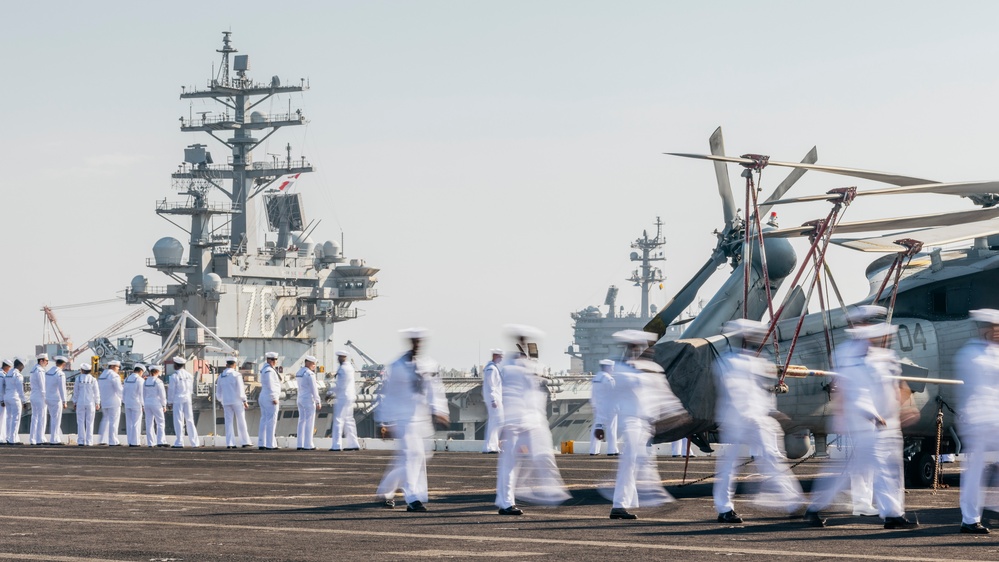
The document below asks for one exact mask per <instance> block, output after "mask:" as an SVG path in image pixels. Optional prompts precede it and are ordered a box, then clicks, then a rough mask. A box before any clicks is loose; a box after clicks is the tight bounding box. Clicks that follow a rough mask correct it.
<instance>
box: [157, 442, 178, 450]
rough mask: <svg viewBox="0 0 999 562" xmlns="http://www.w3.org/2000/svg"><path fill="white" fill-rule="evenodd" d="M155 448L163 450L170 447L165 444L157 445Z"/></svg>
mask: <svg viewBox="0 0 999 562" xmlns="http://www.w3.org/2000/svg"><path fill="white" fill-rule="evenodd" d="M157 447H163V448H164V449H166V448H169V447H170V445H167V444H166V443H160V444H159V445H157ZM178 448H179V447H178Z"/></svg>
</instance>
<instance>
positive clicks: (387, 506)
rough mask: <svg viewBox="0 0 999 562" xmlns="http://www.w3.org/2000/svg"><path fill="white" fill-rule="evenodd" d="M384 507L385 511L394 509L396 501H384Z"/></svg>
mask: <svg viewBox="0 0 999 562" xmlns="http://www.w3.org/2000/svg"><path fill="white" fill-rule="evenodd" d="M382 507H384V508H385V509H392V508H393V507H395V500H382Z"/></svg>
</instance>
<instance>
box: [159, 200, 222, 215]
mask: <svg viewBox="0 0 999 562" xmlns="http://www.w3.org/2000/svg"><path fill="white" fill-rule="evenodd" d="M186 209H204V210H206V211H212V212H216V213H232V212H235V208H234V207H233V206H232V205H229V204H226V203H220V202H217V201H206V202H205V203H204V204H202V205H201V206H200V207H197V206H195V205H194V204H193V203H186V202H181V201H157V202H156V210H157V211H176V210H186Z"/></svg>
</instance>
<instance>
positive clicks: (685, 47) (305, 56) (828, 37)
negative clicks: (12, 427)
mask: <svg viewBox="0 0 999 562" xmlns="http://www.w3.org/2000/svg"><path fill="white" fill-rule="evenodd" d="M236 5H238V9H232V8H231V6H236ZM997 21H999V4H996V3H992V2H964V3H959V4H947V5H946V6H945V5H944V4H941V3H939V2H909V1H907V2H878V3H872V2H836V3H804V2H791V1H788V2H763V3H756V4H747V3H745V2H711V3H694V2H665V1H648V2H637V1H636V2H606V1H599V2H598V1H591V2H586V1H571V2H570V1H566V2H534V1H530V2H527V1H524V2H516V1H513V2H512V1H503V2H462V1H457V0H455V1H450V2H429V1H423V2H302V3H294V4H292V3H289V4H280V3H274V2H255V1H244V2H239V3H238V4H232V3H221V2H179V1H173V2H161V3H144V2H143V3H140V2H100V3H83V2H69V1H63V2H20V3H11V4H8V5H6V6H5V14H4V17H3V19H2V20H0V52H2V53H3V54H4V55H3V59H4V65H3V66H4V75H5V76H4V90H3V93H2V94H0V101H2V104H3V106H4V108H5V110H6V112H5V115H4V120H3V123H2V126H0V154H2V155H3V156H2V157H0V158H2V160H0V161H2V162H3V163H4V170H5V172H6V173H5V176H4V180H3V184H4V185H3V189H2V193H3V195H2V199H0V202H2V203H0V207H2V209H3V214H4V222H3V229H4V235H3V237H2V241H0V255H2V256H3V259H4V262H5V263H6V268H5V270H6V275H5V281H4V284H3V289H4V290H3V292H2V301H0V303H2V307H0V318H2V323H0V354H3V355H5V356H10V355H15V354H20V355H29V354H31V353H32V352H33V349H34V345H35V344H36V343H40V340H41V337H42V333H41V332H42V314H41V312H39V309H40V307H41V306H42V305H43V304H51V305H66V304H74V303H81V302H90V301H98V300H104V299H110V298H114V297H115V296H121V295H122V291H123V289H124V288H125V287H126V286H127V284H128V283H129V281H130V280H131V278H132V277H133V276H134V275H136V274H145V275H147V276H148V277H149V278H150V282H151V283H152V284H164V283H165V282H166V278H165V277H163V276H161V274H159V273H157V272H156V271H154V270H150V269H147V268H145V266H144V264H145V259H146V258H147V257H151V255H152V254H151V248H152V245H153V243H154V242H155V241H156V240H157V239H159V238H161V237H163V236H175V237H178V238H180V239H182V240H183V239H184V237H183V235H184V233H183V232H181V231H179V230H178V229H176V228H175V227H173V226H172V225H170V224H169V223H167V222H165V221H163V220H161V219H159V218H158V217H157V216H156V215H155V213H154V212H153V208H154V202H155V201H156V200H157V199H163V198H164V197H166V198H168V199H178V198H179V197H178V196H177V195H176V194H175V192H174V191H173V190H172V189H171V185H170V177H169V174H170V173H171V171H173V170H174V169H175V168H176V166H177V164H178V163H179V162H180V161H182V159H183V152H182V150H183V147H184V146H186V145H188V144H192V143H194V142H202V143H205V144H210V143H214V141H212V140H211V139H210V138H208V137H207V136H205V135H197V134H186V133H181V132H179V123H178V117H180V116H187V115H189V113H190V112H191V111H199V110H209V109H214V108H213V107H208V106H207V105H205V106H202V105H201V104H200V102H196V103H195V105H194V107H193V108H192V107H191V106H190V105H189V103H188V102H187V101H182V100H180V99H179V97H178V96H179V93H180V86H181V85H204V84H205V83H206V81H207V80H208V78H209V76H210V73H211V68H212V64H213V63H215V64H216V65H217V61H218V57H217V54H216V53H215V52H214V51H215V49H217V48H219V47H220V45H221V33H220V32H221V31H222V30H232V31H233V40H234V45H235V47H236V48H237V49H239V51H240V53H241V54H248V55H250V62H251V66H252V70H251V76H252V77H253V78H255V79H258V80H262V81H266V80H268V79H269V77H270V76H271V75H275V74H276V75H278V76H280V77H281V78H282V80H283V81H285V82H295V81H297V79H298V78H300V77H307V78H309V79H310V82H311V90H310V91H308V92H306V93H305V94H304V95H295V96H292V108H293V109H294V108H296V107H301V108H302V109H303V111H304V112H305V114H306V116H307V117H308V118H309V119H311V123H310V125H309V126H308V127H298V128H293V129H287V130H283V131H281V132H279V133H277V134H276V135H275V136H274V137H272V140H271V141H270V142H269V143H268V145H267V146H266V147H263V148H261V149H258V151H257V153H256V158H257V159H258V160H259V159H264V158H266V156H265V154H266V153H267V152H274V153H277V152H283V146H284V144H285V143H287V142H290V143H292V145H293V147H294V155H296V156H298V155H302V154H304V155H305V156H307V157H308V158H309V159H310V160H311V161H312V162H313V163H314V164H315V165H316V166H317V168H318V172H317V173H315V174H312V175H310V176H309V177H308V178H306V179H303V180H302V181H300V182H299V185H298V189H299V190H300V191H301V192H302V193H304V194H305V197H306V201H307V203H308V205H309V208H308V209H307V212H308V213H309V218H320V219H322V224H321V225H320V227H319V228H318V231H317V233H316V234H315V235H314V238H316V239H317V240H319V241H321V240H324V239H327V238H333V239H338V238H339V237H340V231H341V229H342V230H343V232H344V235H345V238H346V244H345V254H346V256H347V257H350V258H354V257H360V258H363V259H365V260H366V261H367V263H368V264H369V265H373V266H375V267H380V268H382V273H381V274H380V275H379V279H380V282H379V284H378V286H377V288H378V290H379V292H380V294H381V296H380V297H379V298H378V299H377V300H375V301H373V302H370V303H365V304H363V305H362V307H361V308H362V309H364V310H365V311H366V316H365V317H364V318H363V319H360V320H357V321H352V322H347V323H343V324H339V325H337V327H336V330H337V331H336V337H335V339H336V342H337V344H340V343H342V342H343V341H344V340H346V339H352V340H354V341H355V342H356V343H357V344H358V345H360V346H361V347H362V348H363V349H365V350H366V351H367V352H368V353H369V354H370V355H373V356H374V357H376V358H378V359H381V360H388V359H390V358H391V357H392V356H393V355H395V354H396V353H398V352H399V349H400V342H399V341H398V338H397V334H396V331H397V330H398V329H399V328H403V327H407V326H411V325H425V326H428V327H429V328H431V329H432V330H433V331H434V339H433V341H432V342H431V345H430V352H431V354H432V355H433V356H434V357H435V358H436V359H437V360H438V361H440V362H441V363H443V364H444V365H447V366H449V367H454V368H463V369H467V368H470V367H471V366H472V365H473V364H475V363H477V362H481V361H482V360H484V359H485V355H486V353H487V350H488V349H489V348H491V347H494V346H497V345H503V346H505V344H506V342H505V341H504V340H503V337H502V330H501V326H502V325H503V324H504V323H508V322H518V323H526V324H532V325H536V326H538V327H540V328H541V329H543V330H545V331H546V332H547V333H548V336H547V339H546V341H545V345H544V347H543V350H542V351H543V354H542V359H543V360H544V361H545V362H547V363H549V364H550V365H551V366H553V367H554V368H556V369H564V368H566V367H568V358H567V356H565V355H564V354H563V351H564V350H565V348H566V347H567V346H568V345H569V344H570V343H571V340H572V332H571V319H570V318H569V313H570V312H572V311H574V310H578V309H581V308H583V307H585V306H588V305H599V304H601V303H602V302H603V297H604V293H605V292H606V289H607V286H608V285H610V284H617V285H618V286H619V287H621V289H622V290H621V296H620V297H619V303H620V304H622V305H624V306H625V308H626V309H629V308H630V309H636V308H637V306H638V302H639V299H640V296H639V294H638V291H637V290H636V289H633V288H632V287H631V286H630V284H629V283H627V282H625V281H624V279H625V278H626V277H628V275H629V274H630V272H631V270H632V268H633V266H632V264H631V263H630V262H629V260H628V254H629V253H630V251H631V249H630V248H629V243H630V242H631V241H632V240H634V239H635V238H637V237H638V236H640V235H641V232H642V230H643V229H646V228H648V229H654V221H655V218H656V216H657V215H660V216H662V218H663V220H664V221H665V223H666V226H665V236H666V238H667V241H668V242H667V245H666V248H665V250H666V255H667V258H668V261H666V262H665V263H663V264H661V266H662V267H663V269H664V271H665V273H666V276H667V281H666V289H665V290H664V291H658V290H656V291H654V292H653V295H652V302H653V303H655V304H657V305H658V306H662V305H663V304H664V303H665V302H666V301H667V300H668V299H669V297H671V296H672V295H673V294H674V292H675V291H676V290H678V289H679V287H680V286H682V285H683V284H684V283H685V282H686V280H687V279H688V278H689V277H690V276H691V275H692V274H693V273H694V272H695V271H696V270H697V268H698V267H700V265H701V264H702V263H703V262H704V261H705V260H706V259H707V257H708V254H709V251H710V249H711V248H712V247H713V245H714V237H713V236H712V234H711V231H712V230H714V229H715V228H720V227H721V226H722V224H721V222H722V221H721V210H720V204H719V201H718V195H717V189H716V187H715V183H714V173H713V170H712V168H711V166H710V164H708V163H705V162H697V161H689V160H681V159H678V158H674V157H668V156H663V155H662V154H661V153H663V152H666V151H680V152H706V151H707V137H708V135H710V133H711V132H712V131H713V130H714V128H715V127H717V126H718V125H721V126H723V128H724V130H725V138H726V148H727V149H728V152H729V154H733V155H738V154H742V153H746V152H757V153H764V154H769V155H771V157H772V158H774V159H775V160H799V159H800V158H801V157H802V156H803V155H804V154H805V152H806V151H807V150H808V149H809V148H810V147H811V146H812V145H813V144H815V145H818V148H819V162H820V163H824V164H830V165H840V166H849V167H858V168H868V169H875V170H883V171H891V172H897V173H902V174H907V175H913V176H918V177H926V178H930V179H936V180H941V181H958V180H985V179H997V178H999V170H996V169H994V167H993V166H992V164H993V162H994V160H995V156H996V152H997V148H999V146H997V145H999V143H997V139H996V133H995V131H996V127H995V126H994V125H995V123H997V122H999V115H997V105H996V100H997V99H999V79H997V76H999V72H997V69H999V36H997V34H996V31H995V29H996V27H995V26H996V22H997ZM264 105H265V106H267V105H268V104H267V102H265V104H264ZM287 107H288V98H287V97H282V98H280V99H278V100H276V101H275V102H274V103H273V104H271V105H270V106H269V107H264V108H263V110H264V111H274V112H279V111H284V110H287ZM216 144H217V143H216ZM213 148H214V151H215V154H216V155H218V156H219V157H220V158H219V159H221V157H224V152H223V151H222V150H221V149H220V147H219V146H215V147H213ZM732 175H733V178H732V181H733V185H734V186H736V187H739V186H741V183H740V182H741V180H740V179H739V178H738V176H737V172H736V171H735V170H733V174H732ZM783 176H784V172H781V171H779V170H778V169H776V168H771V169H769V170H768V171H767V172H765V173H764V184H763V187H764V191H765V193H769V192H770V191H771V190H772V189H773V188H774V187H775V186H776V185H777V183H779V181H780V180H781V179H782V178H783ZM857 181H861V180H850V179H848V178H842V177H838V176H823V175H820V174H816V173H814V172H809V173H808V174H806V176H805V178H804V179H803V180H802V181H801V182H799V184H798V186H796V188H795V190H794V191H792V194H793V195H801V194H805V193H818V192H823V191H825V190H827V189H830V188H833V187H840V186H844V185H854V184H855V183H854V182H857ZM859 185H860V187H864V186H865V185H866V186H868V187H873V186H874V184H869V183H866V184H865V183H860V184H859ZM742 197H743V194H742V193H737V194H736V200H737V201H741V200H742ZM966 208H971V204H970V203H969V202H968V201H966V200H963V199H959V198H954V197H945V196H923V197H905V198H893V199H888V198H872V199H870V200H868V201H862V202H858V203H856V204H855V205H854V206H853V207H852V208H851V209H849V211H848V212H847V214H846V217H845V220H857V219H860V218H870V217H876V216H889V215H892V216H894V215H909V214H922V213H929V212H935V211H938V210H957V209H966ZM826 212H827V206H825V204H821V203H819V204H812V205H811V206H808V207H800V208H796V209H785V210H783V211H782V221H781V222H782V224H783V225H784V226H789V225H793V224H797V223H800V222H803V221H804V220H808V219H812V218H818V217H819V216H824V215H825V213H826ZM799 247H803V246H800V245H799ZM869 259H870V256H865V255H861V254H856V253H852V252H848V251H846V250H843V249H839V248H836V249H835V250H833V253H832V255H831V258H830V261H831V263H832V264H833V266H834V268H835V270H836V272H837V276H838V281H839V282H840V284H841V285H842V288H843V289H844V290H845V292H846V295H847V297H848V299H849V300H857V299H859V298H861V297H863V296H864V295H866V292H867V284H866V281H865V280H864V279H863V267H864V266H865V264H866V263H867V262H868V261H869ZM723 277H724V275H723V274H721V273H719V274H718V275H717V276H716V278H715V279H714V281H713V283H712V286H717V285H718V284H719V283H720V282H721V280H722V278H723ZM129 310H131V308H130V307H127V306H126V305H124V304H121V305H110V306H108V305H104V306H100V307H88V308H76V309H68V310H61V311H58V315H59V319H60V322H61V324H62V327H63V329H64V330H65V331H66V332H67V333H69V334H70V335H71V336H72V337H73V338H74V340H75V341H76V342H78V343H82V342H83V341H85V340H86V339H87V338H88V337H89V336H91V335H93V334H95V333H97V332H99V331H100V330H102V329H103V328H105V327H106V326H107V325H109V324H111V323H112V322H114V321H115V320H117V319H118V318H120V317H122V316H124V315H125V314H127V313H128V312H129ZM145 341H146V342H147V343H146V344H145V348H144V351H149V350H151V349H153V348H154V347H155V341H154V340H152V339H149V340H145Z"/></svg>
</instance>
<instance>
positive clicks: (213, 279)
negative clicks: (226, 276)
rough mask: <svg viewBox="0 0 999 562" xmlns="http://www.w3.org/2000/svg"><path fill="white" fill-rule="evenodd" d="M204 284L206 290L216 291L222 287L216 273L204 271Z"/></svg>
mask: <svg viewBox="0 0 999 562" xmlns="http://www.w3.org/2000/svg"><path fill="white" fill-rule="evenodd" d="M204 285H205V290H206V291H215V292H218V290H219V289H221V288H222V278H221V277H219V274H218V273H206V274H205V281H204Z"/></svg>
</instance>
